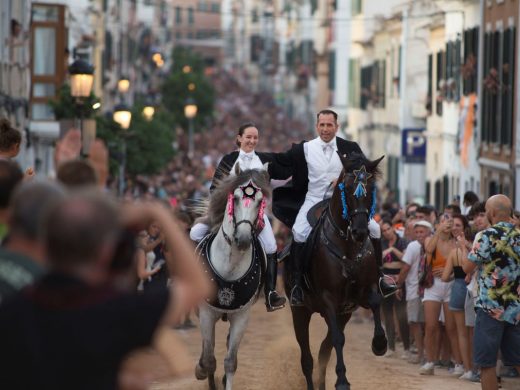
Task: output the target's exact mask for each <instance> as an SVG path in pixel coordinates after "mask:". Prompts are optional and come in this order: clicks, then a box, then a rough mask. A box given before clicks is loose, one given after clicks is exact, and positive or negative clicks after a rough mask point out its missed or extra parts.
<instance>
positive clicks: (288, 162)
mask: <svg viewBox="0 0 520 390" xmlns="http://www.w3.org/2000/svg"><path fill="white" fill-rule="evenodd" d="M267 155H268V156H269V160H270V161H271V162H270V163H269V168H268V172H269V176H270V177H271V179H275V180H285V179H288V178H290V177H291V176H293V172H294V169H295V167H294V152H293V149H290V150H288V151H287V152H284V153H267Z"/></svg>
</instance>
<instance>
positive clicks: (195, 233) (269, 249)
mask: <svg viewBox="0 0 520 390" xmlns="http://www.w3.org/2000/svg"><path fill="white" fill-rule="evenodd" d="M208 231H209V226H208V225H206V224H205V223H200V222H199V223H196V224H195V225H193V226H192V228H191V230H190V238H191V239H192V240H193V241H197V242H199V241H200V240H202V239H203V238H204V237H205V236H206V234H208ZM258 241H260V245H262V248H264V251H265V253H267V254H268V255H271V254H273V253H276V249H277V248H276V240H275V238H274V233H273V228H272V227H271V222H269V218H267V215H265V214H264V228H263V229H262V231H261V232H260V234H259V235H258Z"/></svg>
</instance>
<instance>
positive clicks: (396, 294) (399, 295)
mask: <svg viewBox="0 0 520 390" xmlns="http://www.w3.org/2000/svg"><path fill="white" fill-rule="evenodd" d="M395 297H396V298H397V299H398V300H399V301H401V300H402V299H403V289H402V287H399V290H397V292H396V293H395Z"/></svg>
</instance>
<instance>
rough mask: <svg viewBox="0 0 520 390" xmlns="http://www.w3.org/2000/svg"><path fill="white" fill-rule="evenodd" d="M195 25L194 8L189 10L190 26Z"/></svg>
mask: <svg viewBox="0 0 520 390" xmlns="http://www.w3.org/2000/svg"><path fill="white" fill-rule="evenodd" d="M193 23H195V19H194V17H193V8H191V7H190V8H188V24H193Z"/></svg>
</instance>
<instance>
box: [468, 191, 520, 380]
mask: <svg viewBox="0 0 520 390" xmlns="http://www.w3.org/2000/svg"><path fill="white" fill-rule="evenodd" d="M512 211H513V210H512V208H511V200H509V198H508V197H507V196H505V195H494V196H492V197H491V198H489V199H488V200H487V202H486V215H487V217H488V219H489V221H490V222H491V225H492V226H491V227H489V228H488V229H486V230H483V231H482V232H479V233H478V234H477V236H476V237H475V241H474V243H473V248H472V250H471V252H470V254H469V255H468V258H467V259H463V264H462V266H463V268H464V272H466V273H467V274H469V273H471V272H473V270H475V269H477V271H478V279H477V280H478V286H479V294H478V297H477V302H476V304H475V308H476V311H477V319H476V322H475V331H474V338H473V342H474V348H473V361H474V363H475V366H476V367H480V368H481V383H482V389H483V390H495V389H498V383H497V378H496V373H495V367H496V362H497V355H498V351H499V350H500V351H502V357H503V361H504V364H505V365H507V366H515V367H516V369H517V370H520V296H519V293H518V291H520V230H519V229H518V228H517V227H515V225H513V224H512V223H511V213H512Z"/></svg>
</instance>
